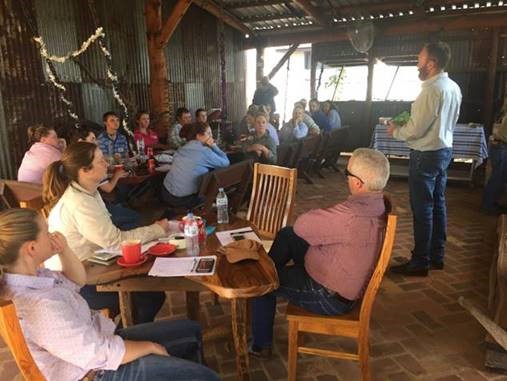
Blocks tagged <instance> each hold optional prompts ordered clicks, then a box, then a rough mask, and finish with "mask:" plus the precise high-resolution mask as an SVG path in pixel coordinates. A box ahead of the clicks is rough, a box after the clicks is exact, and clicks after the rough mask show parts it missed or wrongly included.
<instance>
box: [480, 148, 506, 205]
mask: <svg viewBox="0 0 507 381" xmlns="http://www.w3.org/2000/svg"><path fill="white" fill-rule="evenodd" d="M489 161H490V163H491V167H492V172H491V176H490V177H489V180H488V183H487V184H486V187H485V188H484V194H483V196H482V207H483V208H484V209H490V210H495V209H497V208H498V201H499V200H500V199H501V198H502V194H503V191H504V186H505V183H506V182H507V144H500V143H498V144H490V145H489Z"/></svg>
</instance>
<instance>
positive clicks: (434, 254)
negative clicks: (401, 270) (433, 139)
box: [408, 148, 452, 267]
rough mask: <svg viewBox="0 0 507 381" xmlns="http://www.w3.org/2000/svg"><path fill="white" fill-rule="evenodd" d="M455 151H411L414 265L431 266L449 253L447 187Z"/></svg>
mask: <svg viewBox="0 0 507 381" xmlns="http://www.w3.org/2000/svg"><path fill="white" fill-rule="evenodd" d="M451 159H452V149H451V148H443V149H440V150H437V151H425V152H421V151H411V152H410V164H409V175H408V184H409V192H410V206H411V208H412V214H413V222H414V250H413V251H412V259H411V264H412V265H414V266H417V267H428V266H429V263H430V260H431V261H434V262H441V261H443V259H444V254H445V241H446V238H447V237H446V227H447V211H446V205H445V186H446V184H447V167H449V164H450V162H451Z"/></svg>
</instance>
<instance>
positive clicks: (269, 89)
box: [252, 77, 278, 112]
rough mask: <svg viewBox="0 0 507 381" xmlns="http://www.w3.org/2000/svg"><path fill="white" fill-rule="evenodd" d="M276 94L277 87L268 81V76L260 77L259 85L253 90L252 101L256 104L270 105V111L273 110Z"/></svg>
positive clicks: (274, 109) (274, 108)
mask: <svg viewBox="0 0 507 381" xmlns="http://www.w3.org/2000/svg"><path fill="white" fill-rule="evenodd" d="M277 94H278V89H277V88H276V87H275V86H273V85H272V84H271V83H269V78H268V77H262V79H261V81H260V83H259V86H257V89H256V90H255V93H254V97H253V101H252V103H253V104H254V105H257V106H263V105H270V106H271V112H275V111H276V106H275V96H276V95H277Z"/></svg>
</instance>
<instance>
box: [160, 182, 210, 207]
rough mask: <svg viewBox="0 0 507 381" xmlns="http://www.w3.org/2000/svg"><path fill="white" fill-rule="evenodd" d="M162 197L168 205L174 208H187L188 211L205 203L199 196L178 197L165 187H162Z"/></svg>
mask: <svg viewBox="0 0 507 381" xmlns="http://www.w3.org/2000/svg"><path fill="white" fill-rule="evenodd" d="M161 196H162V200H163V201H164V202H165V203H166V204H168V205H169V206H172V207H174V208H186V209H188V210H191V209H192V208H194V207H196V206H197V205H199V204H200V203H202V202H203V199H202V198H201V197H200V196H199V195H198V194H191V195H189V196H183V197H177V196H174V195H172V194H171V193H169V191H168V190H167V189H166V188H165V187H164V186H162V192H161Z"/></svg>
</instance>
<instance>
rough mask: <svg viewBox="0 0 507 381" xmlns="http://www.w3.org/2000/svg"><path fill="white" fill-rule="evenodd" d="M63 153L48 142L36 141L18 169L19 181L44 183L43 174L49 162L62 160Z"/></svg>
mask: <svg viewBox="0 0 507 381" xmlns="http://www.w3.org/2000/svg"><path fill="white" fill-rule="evenodd" d="M61 158H62V153H61V152H60V150H59V149H58V148H56V147H53V146H52V145H50V144H46V143H35V144H33V145H32V146H31V147H30V149H29V150H28V151H26V152H25V156H24V157H23V161H22V162H21V166H20V167H19V170H18V181H28V182H29V183H37V184H42V174H43V173H44V171H45V170H46V168H47V167H49V164H51V163H53V162H55V161H57V160H60V159H61Z"/></svg>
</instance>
